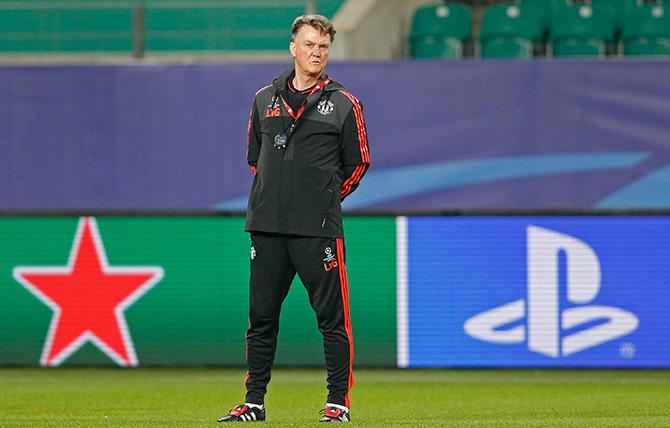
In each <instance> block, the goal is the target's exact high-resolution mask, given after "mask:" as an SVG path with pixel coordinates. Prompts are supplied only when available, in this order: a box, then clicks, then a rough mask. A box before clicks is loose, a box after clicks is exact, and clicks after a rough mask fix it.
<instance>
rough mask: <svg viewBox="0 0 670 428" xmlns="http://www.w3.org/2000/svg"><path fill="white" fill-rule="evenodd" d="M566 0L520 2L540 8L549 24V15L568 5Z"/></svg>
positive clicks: (523, 0) (526, 0)
mask: <svg viewBox="0 0 670 428" xmlns="http://www.w3.org/2000/svg"><path fill="white" fill-rule="evenodd" d="M567 2H568V0H522V4H525V5H530V6H533V7H535V8H537V9H538V10H540V11H541V12H542V13H543V15H544V19H545V22H546V25H549V23H550V20H551V17H552V16H554V15H556V14H557V13H558V12H559V11H561V10H563V9H564V8H566V7H568V3H567Z"/></svg>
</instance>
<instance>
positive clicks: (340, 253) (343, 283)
mask: <svg viewBox="0 0 670 428" xmlns="http://www.w3.org/2000/svg"><path fill="white" fill-rule="evenodd" d="M336 243H337V259H338V262H339V263H338V271H339V274H340V292H341V293H342V306H343V309H344V329H345V330H346V332H347V339H348V340H349V381H348V383H347V394H346V395H345V401H346V406H347V407H350V403H349V391H351V388H352V387H353V386H354V371H353V364H354V340H353V335H352V333H351V318H350V317H349V284H348V281H347V270H346V267H345V265H344V242H343V241H342V238H337V240H336Z"/></svg>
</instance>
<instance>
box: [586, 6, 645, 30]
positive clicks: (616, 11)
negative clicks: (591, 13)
mask: <svg viewBox="0 0 670 428" xmlns="http://www.w3.org/2000/svg"><path fill="white" fill-rule="evenodd" d="M591 4H592V5H593V6H594V7H600V8H601V9H603V10H605V9H608V10H609V11H610V12H609V13H611V14H612V16H614V17H615V18H616V26H617V27H619V28H621V26H622V25H623V21H624V17H625V16H626V15H627V14H628V13H629V12H630V10H631V9H633V8H636V7H637V6H638V0H591Z"/></svg>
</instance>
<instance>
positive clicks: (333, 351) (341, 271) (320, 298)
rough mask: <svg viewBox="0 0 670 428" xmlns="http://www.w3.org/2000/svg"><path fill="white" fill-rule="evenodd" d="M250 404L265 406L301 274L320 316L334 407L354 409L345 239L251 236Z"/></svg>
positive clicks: (247, 337)
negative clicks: (288, 301)
mask: <svg viewBox="0 0 670 428" xmlns="http://www.w3.org/2000/svg"><path fill="white" fill-rule="evenodd" d="M251 241H252V249H251V281H250V290H249V329H248V330H247V336H246V339H247V367H248V372H247V376H246V378H245V381H244V383H245V387H246V389H247V395H246V402H248V403H255V404H263V397H264V396H265V393H266V391H267V384H268V382H270V370H271V369H272V363H273V361H274V356H275V350H276V349H277V334H278V333H279V313H280V310H281V304H282V302H283V301H284V299H285V298H286V295H287V294H288V291H289V287H290V286H291V282H293V278H294V277H295V274H296V273H297V274H298V275H299V276H300V279H301V280H302V282H303V284H304V285H305V288H306V289H307V293H308V295H309V302H310V304H311V305H312V308H313V309H314V311H315V312H316V317H317V321H318V325H319V330H320V331H321V334H322V335H323V347H324V351H325V356H326V369H327V372H328V400H327V402H328V403H334V404H340V405H344V406H349V390H350V389H351V387H352V386H353V383H354V377H353V374H352V363H353V357H354V346H353V341H352V336H351V324H350V320H349V290H348V285H347V274H346V270H345V264H344V242H343V240H342V239H341V238H321V237H306V236H294V235H279V234H269V233H256V232H254V233H252V234H251Z"/></svg>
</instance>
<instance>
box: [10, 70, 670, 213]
mask: <svg viewBox="0 0 670 428" xmlns="http://www.w3.org/2000/svg"><path fill="white" fill-rule="evenodd" d="M286 67H287V64H265V65H257V64H256V65H239V64H225V65H188V66H183V65H139V66H127V65H119V66H57V67H56V66H53V67H51V66H49V67H43V66H38V67H24V66H21V67H0V180H1V183H2V190H0V209H37V210H50V209H83V210H86V209H149V210H151V209H176V210H182V209H183V210H191V209H220V210H243V209H244V207H245V205H246V195H247V192H248V190H249V187H250V184H251V173H250V172H249V169H248V168H247V166H246V164H245V161H244V156H245V150H246V126H247V119H248V115H249V109H250V107H251V102H252V98H253V94H254V93H255V91H256V90H257V89H258V88H260V87H262V86H264V85H265V84H267V83H269V82H270V81H271V80H272V78H273V77H274V76H275V75H277V74H278V73H280V72H281V71H282V70H284V69H285V68H286ZM329 73H330V74H331V75H332V77H333V78H334V79H335V80H337V81H340V82H341V83H343V84H344V85H345V86H346V87H347V88H348V89H349V90H350V91H351V92H353V93H354V94H356V95H357V96H358V97H359V98H360V99H361V101H362V102H363V105H364V112H365V116H366V119H367V126H368V135H369V140H370V150H371V154H372V167H371V168H370V170H369V172H368V175H367V176H366V177H365V178H364V180H363V183H362V184H361V187H360V188H359V190H358V191H357V192H356V193H354V194H353V195H352V196H351V197H350V198H349V199H348V200H347V201H346V203H345V208H347V209H349V210H351V209H357V210H359V209H362V210H366V209H368V210H384V211H390V212H391V211H397V210H441V209H476V208H493V209H505V208H592V207H598V208H669V207H670V80H668V79H666V78H664V76H668V75H670V63H668V62H651V61H649V62H647V61H595V62H592V61H462V62H433V61H428V62H393V63H357V64H349V63H346V64H344V63H340V64H332V65H331V66H330V68H329Z"/></svg>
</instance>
